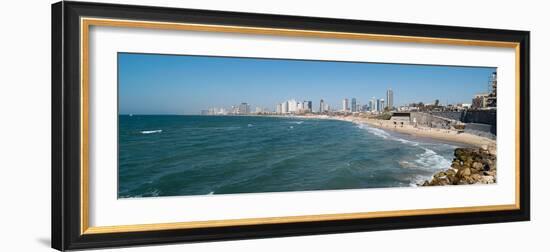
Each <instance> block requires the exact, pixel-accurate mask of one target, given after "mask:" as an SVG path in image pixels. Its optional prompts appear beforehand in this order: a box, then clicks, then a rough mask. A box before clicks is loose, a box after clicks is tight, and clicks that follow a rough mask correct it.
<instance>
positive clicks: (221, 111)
mask: <svg viewBox="0 0 550 252" xmlns="http://www.w3.org/2000/svg"><path fill="white" fill-rule="evenodd" d="M250 113H252V111H250V104H248V103H246V102H242V103H241V104H238V105H233V106H231V108H229V109H226V108H209V109H208V110H202V111H201V115H248V114H250Z"/></svg>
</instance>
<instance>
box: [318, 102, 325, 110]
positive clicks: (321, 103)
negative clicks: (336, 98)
mask: <svg viewBox="0 0 550 252" xmlns="http://www.w3.org/2000/svg"><path fill="white" fill-rule="evenodd" d="M323 112H325V101H323V99H321V101H320V102H319V113H323Z"/></svg>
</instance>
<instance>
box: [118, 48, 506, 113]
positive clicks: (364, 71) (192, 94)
mask: <svg viewBox="0 0 550 252" xmlns="http://www.w3.org/2000/svg"><path fill="white" fill-rule="evenodd" d="M118 57H119V113H120V114H201V112H202V111H204V110H205V109H210V108H224V109H228V108H230V107H231V106H235V105H239V104H241V103H247V104H248V105H249V106H251V108H249V110H251V111H258V108H260V109H262V110H263V109H266V110H269V111H276V110H277V105H278V104H280V103H281V102H282V101H288V100H292V99H295V100H296V101H299V102H303V101H312V103H313V104H312V111H316V110H317V109H318V108H319V107H320V102H321V100H323V103H324V104H326V105H330V107H331V110H342V107H343V105H344V104H343V103H344V102H343V99H348V102H347V105H348V106H347V107H348V110H349V112H355V111H354V110H356V109H357V108H360V106H364V105H371V106H372V104H370V103H371V102H372V99H373V97H376V99H378V100H379V101H378V102H380V100H381V101H382V103H384V105H382V106H386V105H387V106H393V107H397V106H401V105H407V104H409V103H414V102H423V103H433V102H434V101H435V100H439V101H440V103H441V104H456V103H471V100H472V97H473V96H474V95H476V94H479V93H487V83H488V82H487V81H488V78H489V76H490V75H491V73H492V72H494V71H495V70H496V69H495V68H489V67H455V66H452V67H451V66H427V65H404V64H381V63H355V62H332V61H306V60H275V59H252V58H229V57H208V56H174V55H151V54H128V53H119V55H118ZM394 92H395V93H394ZM390 97H391V98H390ZM352 104H353V106H352ZM356 104H359V105H360V106H356ZM376 106H381V105H380V104H377V105H376Z"/></svg>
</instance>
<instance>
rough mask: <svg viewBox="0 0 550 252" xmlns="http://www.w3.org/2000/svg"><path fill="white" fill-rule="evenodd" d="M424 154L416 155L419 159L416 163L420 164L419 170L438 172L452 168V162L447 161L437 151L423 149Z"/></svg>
mask: <svg viewBox="0 0 550 252" xmlns="http://www.w3.org/2000/svg"><path fill="white" fill-rule="evenodd" d="M423 149H424V153H421V154H418V155H416V157H418V159H416V160H415V161H414V162H415V163H416V164H418V167H419V168H423V169H427V170H431V171H437V170H442V169H446V168H449V167H450V166H451V161H450V160H447V159H445V158H444V157H443V156H441V155H439V154H437V153H436V152H435V151H433V150H430V149H428V148H423Z"/></svg>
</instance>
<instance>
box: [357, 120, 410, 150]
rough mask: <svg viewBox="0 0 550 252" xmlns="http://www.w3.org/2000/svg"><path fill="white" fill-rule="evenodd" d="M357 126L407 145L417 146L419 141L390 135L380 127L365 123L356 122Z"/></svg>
mask: <svg viewBox="0 0 550 252" xmlns="http://www.w3.org/2000/svg"><path fill="white" fill-rule="evenodd" d="M357 127H359V128H361V129H365V130H367V131H368V132H369V133H371V134H373V135H375V136H378V137H381V138H384V139H389V140H394V141H398V142H401V143H404V144H409V145H412V146H418V145H419V143H417V142H415V141H410V140H407V139H403V138H399V137H396V136H392V135H391V134H390V133H388V132H386V131H384V130H382V129H379V128H374V127H369V126H368V125H366V124H358V125H357Z"/></svg>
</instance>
